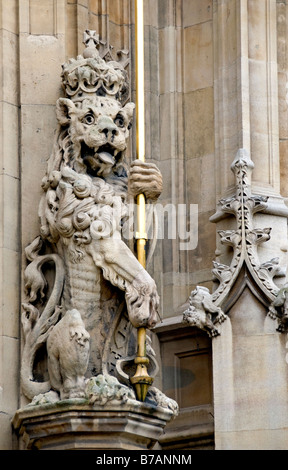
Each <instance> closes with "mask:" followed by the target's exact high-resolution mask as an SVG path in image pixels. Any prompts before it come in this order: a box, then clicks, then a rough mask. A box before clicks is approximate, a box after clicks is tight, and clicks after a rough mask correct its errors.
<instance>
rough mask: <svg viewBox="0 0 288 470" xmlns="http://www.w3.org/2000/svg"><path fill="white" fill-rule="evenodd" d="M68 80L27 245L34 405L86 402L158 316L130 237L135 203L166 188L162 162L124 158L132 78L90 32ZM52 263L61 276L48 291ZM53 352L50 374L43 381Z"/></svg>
mask: <svg viewBox="0 0 288 470" xmlns="http://www.w3.org/2000/svg"><path fill="white" fill-rule="evenodd" d="M62 81H63V87H64V91H65V96H64V97H61V98H59V99H58V101H57V104H56V115H57V119H58V123H59V126H58V130H57V133H56V137H55V143H54V148H53V152H52V154H51V158H50V160H49V161H48V166H47V172H46V175H45V177H44V178H43V181H42V188H43V196H42V198H41V201H40V206H39V217H40V235H39V236H38V237H37V238H36V239H35V240H33V242H32V243H31V244H30V245H29V246H28V247H27V248H26V257H27V260H28V262H29V264H28V266H27V268H26V271H25V289H26V296H27V299H26V301H25V302H24V303H23V309H24V311H23V314H22V323H23V333H24V348H23V354H22V368H21V381H22V388H23V392H24V394H25V395H26V396H27V397H28V398H30V399H33V397H34V396H35V395H37V394H41V393H45V392H47V391H48V390H50V389H51V387H52V388H54V389H55V390H57V391H58V392H60V393H61V396H62V397H63V398H69V397H75V396H82V391H83V387H84V382H85V380H84V379H83V377H84V376H85V377H93V376H96V375H97V374H100V373H108V374H109V373H111V374H113V370H114V368H115V365H116V362H117V360H119V359H120V358H121V357H124V356H125V354H127V348H128V339H129V334H130V331H131V328H132V327H135V328H138V327H146V328H152V327H153V326H154V325H155V324H156V322H157V320H158V306H159V297H158V293H157V289H156V285H155V282H154V280H153V279H152V278H151V276H150V275H149V274H148V272H147V271H146V270H145V269H144V268H143V267H142V265H141V264H140V263H139V262H138V260H137V258H136V257H135V255H134V253H133V252H132V251H131V249H130V248H129V247H128V244H127V243H126V242H125V240H123V237H122V231H123V226H124V225H125V221H126V220H127V215H128V211H127V206H128V203H129V201H131V200H132V201H133V200H134V198H135V197H136V196H137V194H139V193H143V194H145V196H146V198H147V199H149V200H151V201H152V202H153V201H156V200H157V198H158V197H159V195H160V194H161V190H162V177H161V173H160V171H159V170H158V168H157V167H156V166H155V165H154V164H152V163H144V162H140V161H137V160H136V161H134V162H133V163H132V165H131V166H130V169H128V167H127V163H126V161H125V151H126V148H127V142H128V137H129V130H130V128H131V125H132V120H133V110H134V104H133V103H131V102H128V103H122V102H121V97H122V95H121V93H122V90H124V89H125V90H126V89H127V76H126V72H125V70H124V69H123V68H122V67H121V65H120V64H118V63H117V62H113V61H110V62H105V60H103V59H102V58H101V57H100V55H99V52H98V49H97V42H96V43H95V41H94V39H93V38H92V36H90V37H89V35H88V40H87V42H86V49H85V51H84V53H83V55H82V56H78V57H77V59H75V60H74V59H71V60H70V61H69V62H67V63H66V64H64V65H63V72H62ZM47 266H48V268H49V269H50V271H51V272H52V273H55V276H54V280H53V283H52V284H53V288H52V291H51V292H49V295H48V294H47V282H46V279H45V276H44V273H45V269H44V268H45V267H46V270H47ZM51 266H52V268H51ZM50 271H49V272H50ZM50 290H51V289H50ZM71 312H72V313H71ZM61 331H62V332H63V331H64V332H65V331H66V333H65V335H64V334H61V335H60V332H61ZM71 331H72V332H73V334H72V333H71ZM61 338H62V340H61ZM82 339H85V341H82ZM81 341H82V342H81ZM72 343H73V347H72ZM45 351H46V352H47V357H48V359H47V360H48V364H47V367H46V369H47V370H44V369H45V365H44V366H42V368H41V371H40V372H39V371H38V372H37V374H38V375H39V377H38V379H35V370H36V371H37V370H38V369H37V361H38V360H39V358H42V357H44V355H45ZM71 351H72V353H71ZM69 355H70V356H69ZM73 364H74V375H73V373H72V372H71V368H72V369H73ZM43 370H44V372H43ZM75 371H76V373H75ZM47 372H48V373H47ZM37 374H36V375H37ZM71 377H72V379H71ZM77 394H78V395H77Z"/></svg>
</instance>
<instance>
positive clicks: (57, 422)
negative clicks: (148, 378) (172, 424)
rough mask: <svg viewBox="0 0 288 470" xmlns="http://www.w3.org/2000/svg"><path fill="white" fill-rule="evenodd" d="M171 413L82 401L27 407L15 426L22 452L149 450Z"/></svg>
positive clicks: (140, 405) (145, 406) (16, 417)
mask: <svg viewBox="0 0 288 470" xmlns="http://www.w3.org/2000/svg"><path fill="white" fill-rule="evenodd" d="M171 418H172V413H171V411H169V410H166V409H164V408H161V407H155V406H151V405H149V404H145V403H140V402H136V401H135V402H134V401H133V402H132V401H131V402H129V403H125V404H121V405H120V404H119V402H118V403H116V404H113V403H112V402H110V403H109V404H105V405H104V406H101V405H97V406H93V407H92V406H90V405H87V404H83V403H82V404H81V400H78V401H76V400H66V401H62V402H57V403H56V404H48V405H38V406H27V407H26V408H23V409H20V410H18V411H17V412H16V413H15V415H14V418H13V421H12V425H13V427H14V430H15V432H16V434H17V435H18V437H19V447H20V449H21V450H33V449H36V450H72V449H76V450H147V449H151V448H153V446H154V445H155V444H156V442H157V441H158V439H159V438H160V437H161V435H162V433H163V429H164V427H165V425H166V424H167V423H168V421H170V420H171Z"/></svg>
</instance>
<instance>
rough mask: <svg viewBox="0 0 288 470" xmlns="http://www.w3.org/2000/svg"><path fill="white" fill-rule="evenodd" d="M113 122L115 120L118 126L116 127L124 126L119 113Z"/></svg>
mask: <svg viewBox="0 0 288 470" xmlns="http://www.w3.org/2000/svg"><path fill="white" fill-rule="evenodd" d="M114 122H115V124H116V126H118V127H124V126H125V121H124V118H123V117H122V116H120V115H119V116H116V118H115V120H114Z"/></svg>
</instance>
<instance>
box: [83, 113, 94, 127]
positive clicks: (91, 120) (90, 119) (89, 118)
mask: <svg viewBox="0 0 288 470" xmlns="http://www.w3.org/2000/svg"><path fill="white" fill-rule="evenodd" d="M82 122H84V124H88V125H91V124H94V122H95V117H94V115H93V114H86V116H85V117H84V118H83V120H82Z"/></svg>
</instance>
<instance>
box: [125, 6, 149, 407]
mask: <svg viewBox="0 0 288 470" xmlns="http://www.w3.org/2000/svg"><path fill="white" fill-rule="evenodd" d="M135 43H136V44H135V45H136V155H137V159H138V160H142V161H143V162H144V161H145V89H144V8H143V0H135ZM145 205H146V201H145V196H144V194H139V195H138V196H137V232H136V240H137V258H138V261H139V262H140V263H141V265H142V266H143V267H144V268H145V267H146V253H145V246H146V240H147V234H146V220H145V219H146V218H145ZM134 362H135V364H136V365H137V369H136V373H135V375H134V376H133V377H131V378H130V381H131V383H132V384H133V385H134V387H135V391H136V396H137V399H138V400H139V401H144V400H145V397H146V394H147V391H148V388H149V386H150V385H151V384H152V383H153V378H152V377H150V376H149V374H148V371H147V365H148V364H149V359H148V358H147V357H146V329H145V328H138V330H137V356H136V358H135V361H134Z"/></svg>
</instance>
